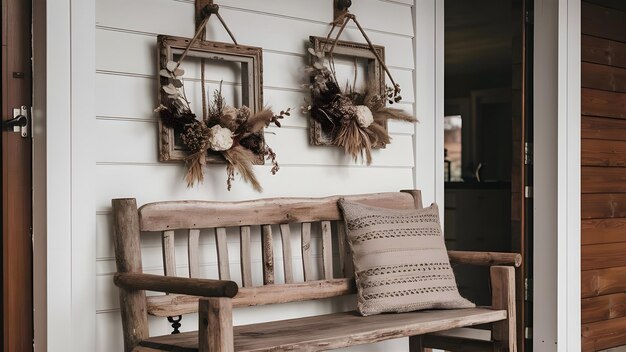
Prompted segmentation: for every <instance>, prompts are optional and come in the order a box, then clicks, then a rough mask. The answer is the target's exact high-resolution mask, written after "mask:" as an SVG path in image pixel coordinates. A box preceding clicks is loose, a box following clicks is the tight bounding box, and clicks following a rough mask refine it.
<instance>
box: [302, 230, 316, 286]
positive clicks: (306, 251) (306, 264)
mask: <svg viewBox="0 0 626 352" xmlns="http://www.w3.org/2000/svg"><path fill="white" fill-rule="evenodd" d="M302 269H303V270H304V281H311V276H312V275H313V272H312V270H313V268H312V267H311V223H310V222H303V223H302Z"/></svg>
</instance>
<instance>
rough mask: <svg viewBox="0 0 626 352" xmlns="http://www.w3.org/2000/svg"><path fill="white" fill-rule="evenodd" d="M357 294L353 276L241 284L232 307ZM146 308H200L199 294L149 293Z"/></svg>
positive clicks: (160, 312) (168, 312) (160, 311)
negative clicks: (256, 285)
mask: <svg viewBox="0 0 626 352" xmlns="http://www.w3.org/2000/svg"><path fill="white" fill-rule="evenodd" d="M353 293H356V286H355V283H354V280H352V279H334V280H319V281H309V282H298V283H294V284H279V285H266V286H260V287H242V288H240V289H239V292H238V293H237V295H236V296H235V297H234V298H233V307H249V306H255V305H264V304H277V303H287V302H298V301H308V300H315V299H323V298H330V297H336V296H343V295H348V294H353ZM146 300H147V311H148V313H149V314H151V315H155V316H159V317H169V316H175V315H182V314H190V313H196V312H197V311H198V297H194V296H186V295H178V294H172V295H160V296H149V297H146Z"/></svg>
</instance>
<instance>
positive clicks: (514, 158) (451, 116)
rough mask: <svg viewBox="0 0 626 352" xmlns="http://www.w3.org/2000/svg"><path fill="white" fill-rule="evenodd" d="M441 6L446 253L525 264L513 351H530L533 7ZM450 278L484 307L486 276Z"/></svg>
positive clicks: (522, 3) (514, 0)
mask: <svg viewBox="0 0 626 352" xmlns="http://www.w3.org/2000/svg"><path fill="white" fill-rule="evenodd" d="M444 4H445V5H444V7H445V15H444V16H445V19H444V23H445V34H444V37H445V44H444V52H445V64H444V65H445V66H444V87H445V88H444V115H445V117H444V119H445V120H444V123H443V125H444V147H445V151H444V155H445V160H444V163H445V172H444V177H445V183H444V193H445V217H444V219H445V220H444V221H445V224H444V226H445V237H446V245H447V246H448V248H449V249H456V250H475V251H492V252H517V253H521V254H522V256H523V257H524V265H523V266H522V268H520V269H519V270H517V272H516V279H517V285H516V286H517V290H516V297H517V316H518V348H519V350H520V351H530V350H531V348H532V347H531V345H532V344H530V343H526V342H527V341H526V340H528V339H531V338H532V327H531V324H532V317H531V312H532V295H529V294H528V293H527V292H532V291H531V290H530V289H529V286H531V285H532V278H531V277H529V275H528V273H531V272H532V260H531V258H532V253H531V252H530V248H532V243H531V241H532V214H531V213H530V212H531V210H532V204H531V202H532V177H531V176H530V175H532V133H531V132H532V116H531V109H529V108H528V107H530V106H532V101H530V97H531V96H532V94H530V87H531V86H532V85H531V84H530V83H529V82H530V77H532V75H531V71H532V67H531V66H532V65H531V62H532V60H528V58H529V57H531V58H532V52H531V50H530V48H532V40H531V39H532V1H527V0H480V1H466V0H446V1H445V2H444ZM456 270H457V281H458V284H459V289H460V290H461V292H462V294H464V295H465V296H466V297H467V298H468V299H470V300H472V301H474V302H476V303H477V304H478V305H489V304H490V302H491V297H490V294H489V292H490V291H489V286H488V284H487V283H488V275H489V274H488V270H487V269H485V268H470V267H467V268H465V267H459V268H457V269H456ZM479 283H485V284H483V285H481V284H479Z"/></svg>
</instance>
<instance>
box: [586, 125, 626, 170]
mask: <svg viewBox="0 0 626 352" xmlns="http://www.w3.org/2000/svg"><path fill="white" fill-rule="evenodd" d="M625 122H626V121H625ZM625 137H626V136H625ZM581 163H582V166H613V167H623V166H626V141H614V140H613V141H612V140H602V139H583V140H582V145H581ZM583 172H584V170H583Z"/></svg>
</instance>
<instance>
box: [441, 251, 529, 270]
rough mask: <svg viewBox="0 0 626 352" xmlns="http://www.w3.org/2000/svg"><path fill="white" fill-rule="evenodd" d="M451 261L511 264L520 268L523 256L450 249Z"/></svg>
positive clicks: (489, 264) (491, 264) (476, 263)
mask: <svg viewBox="0 0 626 352" xmlns="http://www.w3.org/2000/svg"><path fill="white" fill-rule="evenodd" d="M448 256H449V257H450V262H452V263H459V264H473V265H485V266H493V265H509V266H514V267H516V268H518V267H519V266H520V265H522V256H521V255H520V254H518V253H499V252H469V251H448Z"/></svg>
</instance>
